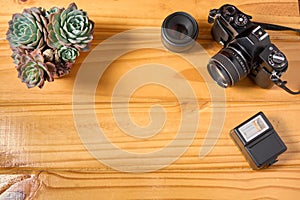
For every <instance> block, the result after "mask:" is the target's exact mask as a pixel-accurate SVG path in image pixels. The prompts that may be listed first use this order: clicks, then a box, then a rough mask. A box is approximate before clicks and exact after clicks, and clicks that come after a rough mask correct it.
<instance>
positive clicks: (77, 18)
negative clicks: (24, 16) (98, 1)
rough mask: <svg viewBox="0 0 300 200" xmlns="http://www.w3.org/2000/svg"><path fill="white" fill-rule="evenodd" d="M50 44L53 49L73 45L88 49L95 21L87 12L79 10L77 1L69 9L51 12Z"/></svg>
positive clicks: (77, 47)
mask: <svg viewBox="0 0 300 200" xmlns="http://www.w3.org/2000/svg"><path fill="white" fill-rule="evenodd" d="M47 28H48V32H49V38H48V41H47V42H48V45H49V46H50V47H52V48H53V49H59V48H60V47H62V46H72V47H75V48H76V49H78V50H80V51H88V50H89V46H90V45H89V44H90V42H91V41H92V39H93V33H94V23H93V22H92V21H91V20H89V18H88V16H87V13H86V12H84V11H82V10H78V9H77V6H76V4H75V3H72V4H70V5H69V7H68V8H67V9H65V10H64V9H61V10H57V12H54V13H52V14H50V16H49V23H48V26H47Z"/></svg>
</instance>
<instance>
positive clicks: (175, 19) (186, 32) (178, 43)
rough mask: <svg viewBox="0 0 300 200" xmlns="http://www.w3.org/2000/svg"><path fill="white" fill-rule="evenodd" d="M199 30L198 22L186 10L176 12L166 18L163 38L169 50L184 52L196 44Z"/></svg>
mask: <svg viewBox="0 0 300 200" xmlns="http://www.w3.org/2000/svg"><path fill="white" fill-rule="evenodd" d="M198 32H199V30H198V24H197V22H196V20H195V19H194V18H193V17H192V16H191V15H189V14H188V13H185V12H175V13H173V14H171V15H169V16H167V17H166V19H165V20H164V22H163V24H162V28H161V40H162V43H163V45H164V46H165V47H166V48H167V49H168V50H170V51H173V52H183V51H186V50H188V49H190V48H191V47H192V46H193V45H194V43H195V40H196V39H197V37H198Z"/></svg>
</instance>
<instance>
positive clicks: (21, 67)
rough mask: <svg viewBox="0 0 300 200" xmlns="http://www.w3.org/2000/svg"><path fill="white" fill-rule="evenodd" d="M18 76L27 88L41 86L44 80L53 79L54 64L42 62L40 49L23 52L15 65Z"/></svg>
mask: <svg viewBox="0 0 300 200" xmlns="http://www.w3.org/2000/svg"><path fill="white" fill-rule="evenodd" d="M17 70H18V72H19V74H18V77H19V78H20V79H21V80H22V82H23V83H26V85H27V87H28V88H33V87H35V86H37V87H39V88H42V87H43V86H44V83H45V81H46V80H47V81H49V82H51V81H54V78H53V74H54V72H55V66H54V64H52V63H50V62H46V63H45V62H44V57H43V55H42V54H41V51H40V50H38V49H37V50H34V51H33V52H31V53H30V54H23V55H22V57H21V59H20V62H19V64H18V66H17Z"/></svg>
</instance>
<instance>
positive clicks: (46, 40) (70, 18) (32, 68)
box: [7, 3, 94, 88]
mask: <svg viewBox="0 0 300 200" xmlns="http://www.w3.org/2000/svg"><path fill="white" fill-rule="evenodd" d="M93 32H94V23H93V22H92V21H91V20H89V18H88V16H87V13H86V12H84V11H82V10H78V9H77V6H76V4H75V3H72V4H70V5H69V7H68V8H67V9H64V8H58V7H52V8H50V9H49V10H45V9H44V8H36V7H33V8H29V9H24V11H23V12H22V14H14V15H13V17H12V20H10V21H9V29H8V31H7V40H8V41H9V44H10V47H11V49H12V51H13V54H12V56H11V57H12V58H13V59H14V63H15V64H16V65H17V66H16V68H17V70H18V77H19V78H20V79H21V80H22V82H24V83H26V85H27V87H28V88H32V87H35V86H38V87H39V88H42V87H43V85H44V83H45V81H49V82H51V81H53V80H54V78H56V77H62V76H65V75H67V74H69V73H70V70H71V67H72V66H73V63H74V62H75V60H76V58H77V57H78V56H79V51H87V50H88V49H89V46H90V42H91V40H92V39H93Z"/></svg>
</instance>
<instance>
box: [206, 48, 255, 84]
mask: <svg viewBox="0 0 300 200" xmlns="http://www.w3.org/2000/svg"><path fill="white" fill-rule="evenodd" d="M243 54H244V53H243V51H240V50H237V49H235V48H233V47H227V48H224V49H222V50H221V51H219V52H218V53H217V54H216V55H215V56H213V57H212V58H211V59H210V61H209V63H208V65H207V69H208V72H209V74H210V76H211V77H212V78H213V80H214V81H215V82H216V83H217V84H218V85H220V86H221V87H223V88H227V87H231V86H233V85H235V84H236V83H238V82H239V81H240V80H242V79H244V78H245V77H246V76H247V75H248V74H249V72H250V68H249V63H247V59H246V58H245V55H243Z"/></svg>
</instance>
